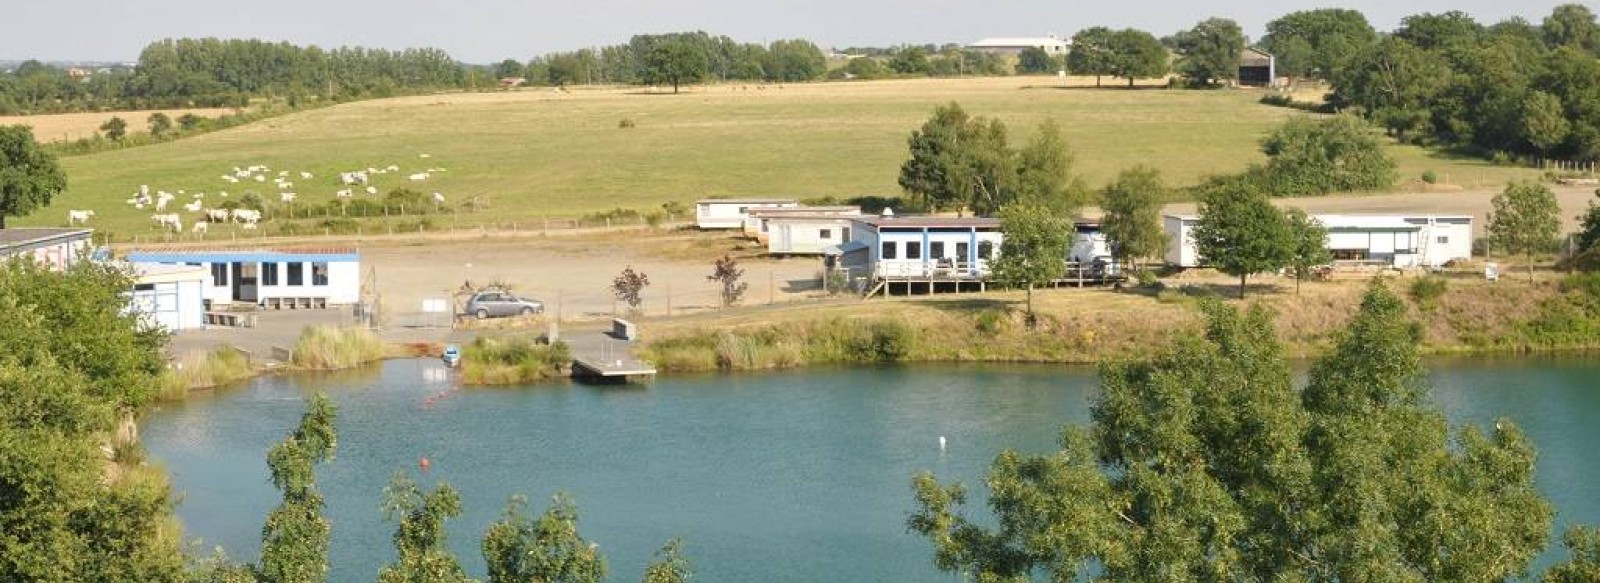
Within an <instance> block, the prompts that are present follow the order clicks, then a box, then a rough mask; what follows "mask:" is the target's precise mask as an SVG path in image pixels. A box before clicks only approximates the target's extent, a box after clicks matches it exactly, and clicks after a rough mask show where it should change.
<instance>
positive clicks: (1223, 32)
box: [1172, 18, 1245, 85]
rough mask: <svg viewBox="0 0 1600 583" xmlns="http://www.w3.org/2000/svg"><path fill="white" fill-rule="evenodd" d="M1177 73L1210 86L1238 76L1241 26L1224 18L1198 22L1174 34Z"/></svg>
mask: <svg viewBox="0 0 1600 583" xmlns="http://www.w3.org/2000/svg"><path fill="white" fill-rule="evenodd" d="M1172 40H1173V44H1174V45H1175V46H1176V47H1177V50H1178V55H1180V57H1179V59H1178V72H1179V73H1182V74H1183V76H1184V77H1186V78H1188V79H1189V82H1190V83H1191V84H1194V85H1212V84H1216V83H1224V82H1227V81H1231V80H1234V79H1238V78H1239V56H1240V55H1241V54H1243V53H1244V46H1245V36H1244V29H1242V28H1239V23H1237V22H1234V21H1232V20H1228V19H1226V18H1211V19H1207V20H1204V21H1201V22H1200V23H1199V24H1196V25H1195V26H1194V28H1191V29H1189V30H1185V31H1180V32H1179V33H1178V34H1176V35H1173V38H1172Z"/></svg>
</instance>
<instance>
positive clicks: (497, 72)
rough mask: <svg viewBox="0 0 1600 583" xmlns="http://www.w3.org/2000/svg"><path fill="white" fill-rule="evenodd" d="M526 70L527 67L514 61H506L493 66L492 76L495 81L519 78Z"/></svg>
mask: <svg viewBox="0 0 1600 583" xmlns="http://www.w3.org/2000/svg"><path fill="white" fill-rule="evenodd" d="M526 69H527V65H523V64H522V63H519V62H517V60H516V59H506V60H504V61H500V64H498V65H495V66H494V76H495V78H496V79H507V78H515V77H521V76H522V72H523V71H524V70H526Z"/></svg>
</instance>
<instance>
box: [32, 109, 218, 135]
mask: <svg viewBox="0 0 1600 583" xmlns="http://www.w3.org/2000/svg"><path fill="white" fill-rule="evenodd" d="M157 111H159V112H161V113H165V114H167V116H168V117H171V118H172V119H173V120H177V119H178V116H181V115H184V114H188V113H192V114H194V115H198V116H200V117H220V116H224V115H228V114H231V113H233V111H234V110H233V109H227V108H218V109H162V110H149V111H100V112H95V113H60V114H54V115H3V116H0V125H17V124H22V125H26V126H31V127H32V128H33V138H34V139H36V140H39V141H40V142H70V141H72V140H76V139H78V138H86V137H89V136H93V135H94V134H95V132H98V131H100V125H101V124H104V123H106V120H109V119H111V118H113V117H121V118H122V120H123V121H126V122H128V133H130V134H131V133H148V131H149V129H150V128H149V124H148V123H147V122H146V120H148V119H149V118H150V116H151V115H154V114H155V113H156V112H157Z"/></svg>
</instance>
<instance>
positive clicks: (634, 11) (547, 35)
mask: <svg viewBox="0 0 1600 583" xmlns="http://www.w3.org/2000/svg"><path fill="white" fill-rule="evenodd" d="M1561 3H1564V2H1560V1H1557V0H1515V1H1513V0H1387V1H1380V0H1350V1H1347V2H1344V3H1343V4H1331V3H1328V2H1321V1H1316V0H1279V1H1276V2H1266V1H1259V0H1212V1H1210V2H1205V1H1196V0H1122V1H1117V0H1112V1H1094V2H1086V1H1071V0H989V1H983V0H961V1H955V0H806V1H798V0H453V1H441V0H381V1H379V0H268V1H265V2H261V1H251V2H243V1H239V0H0V60H13V59H25V58H39V59H44V60H109V61H121V60H129V61H131V60H134V59H135V58H137V57H138V55H139V50H140V49H141V48H143V47H144V46H145V45H146V44H147V43H149V42H150V41H152V40H156V39H161V38H167V37H206V36H216V37H242V38H262V39H270V40H286V41H290V42H293V43H297V44H316V45H321V46H325V47H329V46H338V45H360V46H368V47H384V48H404V47H413V46H432V47H438V48H442V49H444V50H446V51H448V52H449V53H450V54H451V55H452V56H454V57H455V58H457V59H460V60H462V61H468V62H477V63H487V62H491V61H499V60H501V59H504V58H507V57H512V58H516V59H519V60H525V59H527V58H528V57H531V56H534V55H540V54H544V53H547V52H551V51H557V50H571V49H576V48H580V47H585V46H594V45H600V44H611V43H617V42H625V41H626V40H627V39H628V37H629V36H631V35H633V34H634V33H638V32H668V31H676V30H693V29H703V30H706V31H707V32H711V33H713V34H725V35H728V36H731V37H733V38H735V39H738V40H741V41H748V42H763V43H765V42H770V41H772V40H776V39H780V38H793V37H802V38H807V39H811V40H813V41H816V42H817V43H818V44H820V45H822V46H823V47H824V48H825V49H826V48H827V47H829V46H835V47H844V46H850V45H871V46H883V45H890V44H899V43H906V42H914V43H924V42H935V43H944V42H970V41H973V40H976V39H978V38H981V37H987V36H1036V35H1044V34H1048V33H1055V34H1058V35H1062V36H1066V35H1070V34H1072V33H1073V32H1075V31H1077V30H1078V29H1080V28H1084V27H1087V26H1094V25H1107V26H1113V27H1118V28H1121V27H1129V26H1131V27H1137V28H1141V29H1145V30H1149V31H1151V32H1154V33H1156V34H1157V35H1158V36H1161V35H1166V34H1170V33H1172V32H1174V31H1176V30H1179V29H1181V28H1186V27H1188V26H1190V25H1192V24H1193V23H1194V22H1196V21H1199V20H1201V19H1203V18H1206V17H1209V16H1222V17H1227V18H1232V19H1234V20H1237V21H1239V23H1240V24H1241V25H1243V26H1244V28H1245V32H1246V33H1248V34H1249V35H1251V37H1252V38H1254V37H1256V36H1259V35H1260V34H1261V32H1262V28H1263V27H1264V26H1265V24H1266V22H1267V21H1268V20H1271V19H1272V18H1274V17H1277V16H1279V15H1281V14H1283V13H1285V12H1290V11H1293V10H1300V9H1308V8H1321V7H1329V6H1342V7H1345V8H1354V9H1357V10H1360V11H1362V12H1364V13H1366V15H1367V18H1368V19H1370V20H1371V21H1372V23H1373V25H1374V26H1376V27H1377V28H1378V29H1379V30H1391V29H1393V28H1394V27H1395V25H1396V24H1397V23H1399V21H1400V18H1401V17H1403V16H1405V15H1407V14H1415V13H1419V12H1443V11H1447V10H1462V11H1466V12H1468V13H1470V14H1472V15H1473V16H1474V17H1476V18H1477V19H1478V20H1479V21H1480V22H1484V23H1492V22H1496V21H1499V20H1501V19H1503V18H1506V17H1508V16H1512V15H1521V16H1523V17H1525V18H1527V19H1528V20H1530V21H1532V22H1534V23H1538V22H1539V21H1540V20H1541V19H1543V18H1544V16H1545V15H1546V14H1549V13H1550V10H1551V9H1552V8H1553V7H1555V6H1556V5H1558V4H1561ZM1582 3H1583V4H1586V5H1588V6H1589V7H1590V8H1595V7H1596V2H1595V1H1594V0H1588V1H1584V2H1582ZM1597 11H1600V10H1597Z"/></svg>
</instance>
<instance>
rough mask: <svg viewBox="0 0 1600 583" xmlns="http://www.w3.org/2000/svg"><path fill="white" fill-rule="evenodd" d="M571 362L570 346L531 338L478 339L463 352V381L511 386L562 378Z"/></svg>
mask: <svg viewBox="0 0 1600 583" xmlns="http://www.w3.org/2000/svg"><path fill="white" fill-rule="evenodd" d="M571 363H572V352H571V351H570V350H568V348H567V343H565V342H562V341H559V340H558V341H556V342H554V343H550V342H546V341H545V339H543V338H539V337H532V336H507V337H503V338H488V337H484V336H480V337H478V339H477V340H474V341H473V342H472V344H470V345H468V346H467V347H466V348H465V349H463V350H462V351H461V380H462V382H465V383H467V384H473V385H508V384H515V383H522V382H532V381H541V380H545V379H551V378H556V377H560V376H563V375H564V374H565V373H566V370H567V366H568V365H570V364H571Z"/></svg>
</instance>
